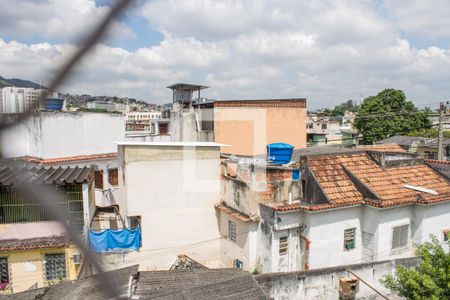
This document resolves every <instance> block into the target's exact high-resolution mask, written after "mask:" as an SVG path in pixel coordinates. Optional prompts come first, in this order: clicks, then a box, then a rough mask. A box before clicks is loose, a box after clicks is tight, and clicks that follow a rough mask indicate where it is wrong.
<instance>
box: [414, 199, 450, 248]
mask: <svg viewBox="0 0 450 300" xmlns="http://www.w3.org/2000/svg"><path fill="white" fill-rule="evenodd" d="M416 209H418V210H421V211H422V212H423V221H422V226H421V228H422V230H421V232H422V234H421V240H420V242H421V243H424V242H427V241H430V240H431V238H430V235H435V236H436V238H437V239H438V240H439V241H440V242H441V244H442V245H443V246H444V247H445V248H446V249H449V248H448V247H449V246H448V244H447V243H444V233H443V230H444V229H450V203H448V202H447V203H438V204H435V205H429V206H425V205H423V206H419V205H418V206H416ZM449 250H450V249H449Z"/></svg>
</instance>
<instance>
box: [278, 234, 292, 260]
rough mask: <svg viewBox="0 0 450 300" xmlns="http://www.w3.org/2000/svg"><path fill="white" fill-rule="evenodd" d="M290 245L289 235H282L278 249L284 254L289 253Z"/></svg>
mask: <svg viewBox="0 0 450 300" xmlns="http://www.w3.org/2000/svg"><path fill="white" fill-rule="evenodd" d="M288 246H289V245H288V238H287V236H283V237H280V244H279V249H278V251H279V253H280V255H284V254H286V253H287V251H288Z"/></svg>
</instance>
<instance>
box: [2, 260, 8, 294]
mask: <svg viewBox="0 0 450 300" xmlns="http://www.w3.org/2000/svg"><path fill="white" fill-rule="evenodd" d="M7 283H9V269H8V258H7V257H0V285H3V284H7ZM0 290H1V288H0Z"/></svg>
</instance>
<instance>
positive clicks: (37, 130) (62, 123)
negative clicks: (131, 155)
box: [0, 112, 125, 159]
mask: <svg viewBox="0 0 450 300" xmlns="http://www.w3.org/2000/svg"><path fill="white" fill-rule="evenodd" d="M3 116H5V115H3ZM124 136H125V123H124V119H123V116H121V115H116V114H102V113H79V112H77V113H69V112H42V113H37V114H35V115H33V116H31V117H30V118H28V119H26V120H25V121H24V122H23V123H21V124H17V125H15V126H13V127H10V128H8V129H6V130H4V131H3V132H2V133H1V135H0V141H1V151H2V154H3V155H4V156H5V157H17V156H25V155H27V156H33V157H39V158H43V159H46V158H56V157H65V156H77V155H90V154H101V153H111V152H117V145H116V144H115V142H117V141H122V140H123V139H124Z"/></svg>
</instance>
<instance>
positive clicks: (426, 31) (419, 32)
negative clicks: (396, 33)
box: [383, 0, 450, 39]
mask: <svg viewBox="0 0 450 300" xmlns="http://www.w3.org/2000/svg"><path fill="white" fill-rule="evenodd" d="M383 5H384V8H385V10H386V14H387V15H388V16H389V17H390V19H391V20H392V22H394V23H395V24H396V25H397V26H398V27H399V28H400V29H401V30H403V31H404V32H406V33H408V34H410V35H413V36H418V37H420V38H426V39H430V38H431V39H438V38H449V37H450V31H449V30H448V28H449V27H450V18H449V12H450V1H448V0H433V1H422V0H384V3H383Z"/></svg>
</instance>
